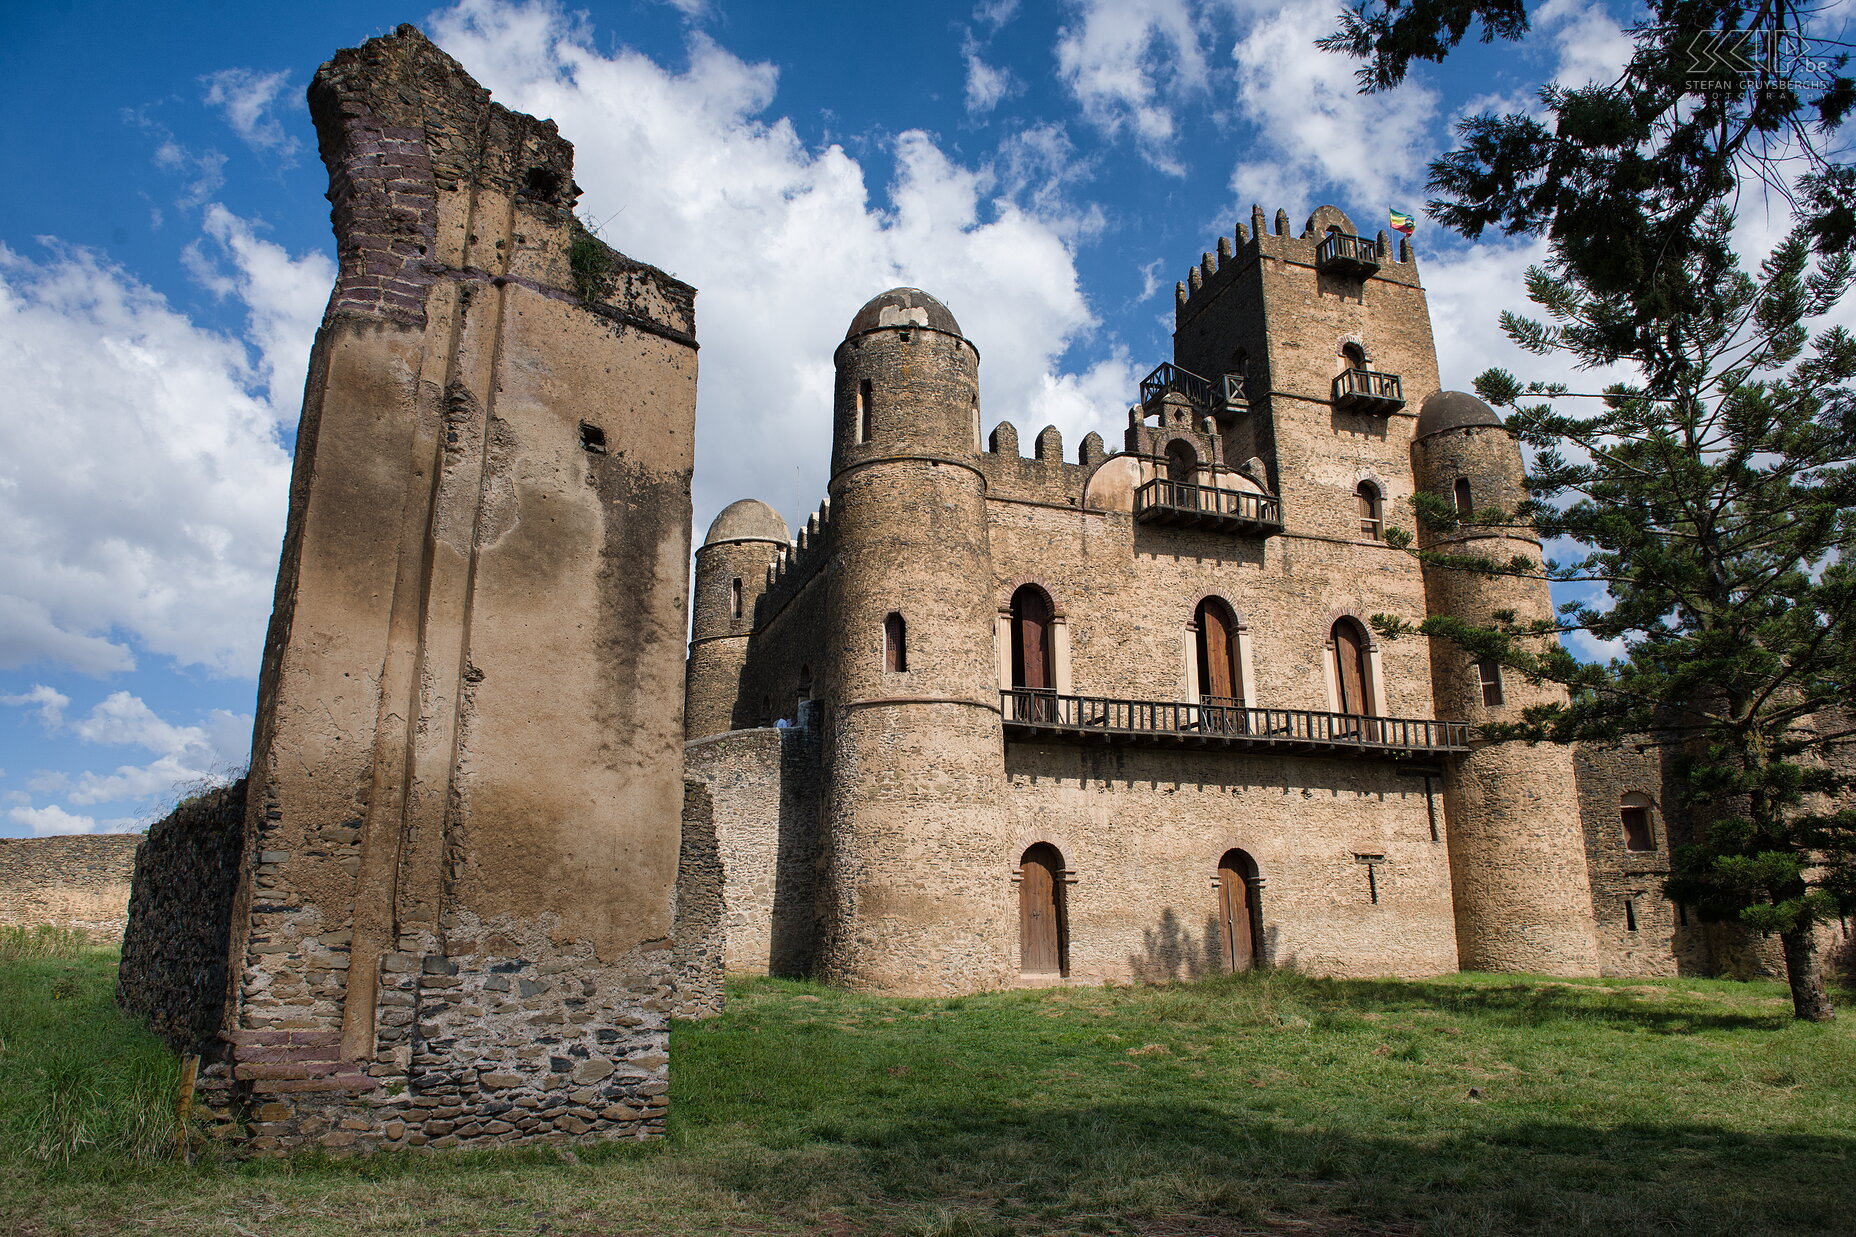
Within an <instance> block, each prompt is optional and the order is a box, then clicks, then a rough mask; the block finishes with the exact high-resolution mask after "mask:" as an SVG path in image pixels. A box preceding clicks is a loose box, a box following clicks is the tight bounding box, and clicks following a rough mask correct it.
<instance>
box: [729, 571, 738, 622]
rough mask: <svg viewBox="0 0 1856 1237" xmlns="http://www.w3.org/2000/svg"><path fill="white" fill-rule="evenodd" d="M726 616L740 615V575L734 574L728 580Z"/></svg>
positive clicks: (734, 616) (735, 616) (736, 616)
mask: <svg viewBox="0 0 1856 1237" xmlns="http://www.w3.org/2000/svg"><path fill="white" fill-rule="evenodd" d="M728 617H730V618H740V617H741V577H740V576H736V577H735V578H734V579H732V580H730V581H729V582H728Z"/></svg>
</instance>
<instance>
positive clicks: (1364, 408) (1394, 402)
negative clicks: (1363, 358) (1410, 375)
mask: <svg viewBox="0 0 1856 1237" xmlns="http://www.w3.org/2000/svg"><path fill="white" fill-rule="evenodd" d="M1334 406H1335V407H1336V408H1345V409H1348V410H1350V411H1352V412H1373V413H1385V412H1397V411H1398V410H1399V409H1401V408H1403V407H1404V406H1405V387H1404V384H1403V383H1401V382H1400V381H1399V380H1398V375H1397V374H1382V373H1380V372H1379V371H1378V370H1373V369H1349V370H1345V371H1343V372H1342V373H1341V375H1340V377H1338V378H1336V379H1335V380H1334Z"/></svg>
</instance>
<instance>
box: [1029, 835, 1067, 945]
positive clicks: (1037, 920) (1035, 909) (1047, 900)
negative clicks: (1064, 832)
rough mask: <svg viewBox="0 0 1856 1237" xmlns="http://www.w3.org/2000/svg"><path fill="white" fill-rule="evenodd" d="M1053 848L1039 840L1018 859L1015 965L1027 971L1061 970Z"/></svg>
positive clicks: (1061, 930) (1056, 871) (1055, 866)
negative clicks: (1016, 954)
mask: <svg viewBox="0 0 1856 1237" xmlns="http://www.w3.org/2000/svg"><path fill="white" fill-rule="evenodd" d="M1058 867H1059V864H1058V861H1057V856H1056V851H1055V850H1054V849H1053V848H1052V847H1050V846H1048V845H1045V844H1044V843H1039V844H1038V845H1036V846H1033V847H1032V848H1031V849H1030V850H1028V851H1026V852H1025V857H1024V858H1023V859H1022V860H1021V861H1020V867H1019V872H1020V877H1019V883H1018V942H1019V969H1020V970H1022V971H1023V972H1024V973H1025V974H1027V975H1057V974H1060V973H1062V970H1063V925H1062V919H1061V916H1060V913H1059V908H1058Z"/></svg>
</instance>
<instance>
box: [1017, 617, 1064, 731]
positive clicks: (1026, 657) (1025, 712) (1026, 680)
mask: <svg viewBox="0 0 1856 1237" xmlns="http://www.w3.org/2000/svg"><path fill="white" fill-rule="evenodd" d="M1052 618H1053V614H1052V607H1051V604H1050V595H1049V594H1048V593H1046V592H1045V591H1044V590H1043V589H1041V588H1039V587H1038V586H1037V585H1035V584H1025V585H1021V586H1019V589H1018V591H1017V592H1015V593H1013V594H1012V687H1013V688H1014V689H1015V690H1018V691H1022V692H1026V693H1035V694H1034V695H1024V696H1020V697H1018V699H1017V709H1018V713H1019V716H1020V717H1022V718H1024V719H1026V720H1048V719H1049V718H1050V717H1051V716H1053V715H1054V704H1055V702H1054V701H1052V700H1051V699H1049V697H1051V696H1054V695H1055V694H1056V691H1057V676H1056V665H1055V662H1054V659H1053V657H1052V650H1051V620H1052Z"/></svg>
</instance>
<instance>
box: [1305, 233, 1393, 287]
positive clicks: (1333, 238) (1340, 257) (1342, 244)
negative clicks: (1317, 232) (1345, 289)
mask: <svg viewBox="0 0 1856 1237" xmlns="http://www.w3.org/2000/svg"><path fill="white" fill-rule="evenodd" d="M1315 269H1316V270H1318V271H1333V272H1335V273H1337V274H1341V275H1353V276H1356V277H1360V278H1364V277H1366V276H1368V275H1371V274H1373V273H1374V272H1375V271H1377V270H1378V269H1379V242H1378V241H1372V240H1368V239H1366V238H1365V237H1364V236H1348V235H1347V234H1346V233H1345V232H1330V233H1328V235H1327V238H1326V239H1325V240H1323V241H1322V242H1321V244H1320V245H1318V246H1317V247H1316V248H1315Z"/></svg>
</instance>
